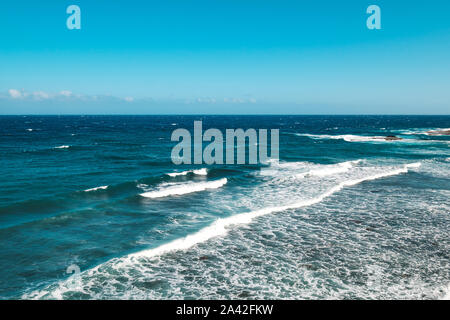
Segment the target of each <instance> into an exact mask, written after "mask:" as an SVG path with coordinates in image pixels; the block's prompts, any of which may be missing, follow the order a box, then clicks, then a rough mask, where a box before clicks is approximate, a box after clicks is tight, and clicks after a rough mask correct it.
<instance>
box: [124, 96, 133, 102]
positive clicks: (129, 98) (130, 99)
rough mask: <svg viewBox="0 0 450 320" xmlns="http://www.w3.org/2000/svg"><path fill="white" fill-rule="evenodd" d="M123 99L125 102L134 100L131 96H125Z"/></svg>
mask: <svg viewBox="0 0 450 320" xmlns="http://www.w3.org/2000/svg"><path fill="white" fill-rule="evenodd" d="M124 100H125V101H126V102H133V101H134V98H133V97H125V98H124Z"/></svg>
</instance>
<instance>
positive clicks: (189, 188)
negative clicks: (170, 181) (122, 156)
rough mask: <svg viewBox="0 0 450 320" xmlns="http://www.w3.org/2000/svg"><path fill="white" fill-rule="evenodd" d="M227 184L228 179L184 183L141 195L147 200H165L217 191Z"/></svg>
mask: <svg viewBox="0 0 450 320" xmlns="http://www.w3.org/2000/svg"><path fill="white" fill-rule="evenodd" d="M226 183H227V178H223V179H220V180H215V181H208V182H198V183H184V184H179V185H175V186H173V187H169V188H164V189H162V190H156V191H149V192H145V193H141V194H140V195H141V196H142V197H145V198H163V197H168V196H174V195H183V194H188V193H193V192H198V191H205V190H207V189H217V188H220V187H222V186H223V185H225V184H226Z"/></svg>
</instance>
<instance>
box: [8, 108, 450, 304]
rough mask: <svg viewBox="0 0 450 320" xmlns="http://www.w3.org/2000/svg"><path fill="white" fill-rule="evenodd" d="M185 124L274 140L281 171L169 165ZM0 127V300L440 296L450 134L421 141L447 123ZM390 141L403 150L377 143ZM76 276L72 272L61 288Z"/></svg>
mask: <svg viewBox="0 0 450 320" xmlns="http://www.w3.org/2000/svg"><path fill="white" fill-rule="evenodd" d="M194 120H203V128H204V129H207V128H218V129H221V130H223V132H224V131H225V129H226V128H244V129H245V128H257V129H259V128H269V129H270V128H277V129H280V162H279V163H271V164H268V165H245V166H243V165H223V166H206V165H197V166H185V165H182V166H175V165H173V164H172V162H171V160H170V153H171V149H172V147H173V146H174V144H175V143H173V142H171V141H170V136H171V133H172V131H173V130H174V129H176V128H187V129H190V130H192V127H193V122H194ZM0 124H1V126H0V135H1V137H2V138H1V140H0V150H1V158H0V164H1V166H0V170H1V176H2V180H1V181H0V239H1V244H2V246H1V247H0V268H1V270H2V273H1V274H0V297H1V298H3V299H12V298H33V299H38V298H42V299H143V298H145V299H160V298H162V299H164V298H180V299H198V298H205V299H213V298H227V299H228V298H232V299H233V298H244V299H254V298H272V299H316V298H322V299H327V298H339V299H343V298H345V299H351V298H369V299H371V298H399V299H404V298H413V299H436V298H443V297H445V296H446V295H447V296H448V294H449V284H450V272H449V261H450V260H449V255H450V237H449V230H450V200H449V199H450V197H449V196H450V151H449V143H450V137H449V136H431V135H427V134H426V132H427V131H428V130H432V129H437V128H449V127H450V116H203V117H202V116H64V117H58V116H8V117H6V116H4V117H0ZM387 135H396V136H398V137H402V138H403V140H400V141H384V140H381V139H378V137H383V136H387ZM194 170H195V171H194ZM174 173H175V174H174ZM177 173H178V174H177ZM174 190H175V191H174ZM180 193H182V194H180ZM161 195H166V196H161ZM73 265H76V266H78V267H79V268H80V270H81V273H80V274H78V275H75V276H72V277H69V276H70V274H68V273H67V268H68V267H69V266H73Z"/></svg>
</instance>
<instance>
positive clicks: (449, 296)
mask: <svg viewBox="0 0 450 320" xmlns="http://www.w3.org/2000/svg"><path fill="white" fill-rule="evenodd" d="M442 300H450V285H448V287H447V288H446V289H445V295H444V296H443V297H442Z"/></svg>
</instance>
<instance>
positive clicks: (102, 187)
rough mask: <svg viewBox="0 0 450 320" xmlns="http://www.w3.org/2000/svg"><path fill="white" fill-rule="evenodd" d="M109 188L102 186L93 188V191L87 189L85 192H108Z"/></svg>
mask: <svg viewBox="0 0 450 320" xmlns="http://www.w3.org/2000/svg"><path fill="white" fill-rule="evenodd" d="M108 187H109V186H100V187H95V188H91V189H86V190H84V192H91V191H97V190H106V189H108Z"/></svg>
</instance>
